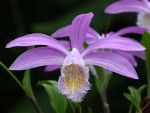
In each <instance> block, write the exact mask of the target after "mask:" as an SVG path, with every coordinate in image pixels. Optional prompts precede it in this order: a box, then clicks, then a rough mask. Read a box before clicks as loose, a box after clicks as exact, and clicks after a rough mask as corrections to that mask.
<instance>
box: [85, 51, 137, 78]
mask: <svg viewBox="0 0 150 113" xmlns="http://www.w3.org/2000/svg"><path fill="white" fill-rule="evenodd" d="M84 61H85V63H86V64H90V65H97V66H101V67H103V68H106V69H108V70H110V71H113V72H116V73H118V74H121V75H123V76H126V77H129V78H134V79H138V76H137V73H136V71H135V69H134V68H133V66H132V65H131V64H130V63H129V62H128V61H127V60H126V59H125V58H123V57H122V56H120V55H117V54H115V53H112V52H96V53H92V54H89V55H87V56H86V57H85V58H84Z"/></svg>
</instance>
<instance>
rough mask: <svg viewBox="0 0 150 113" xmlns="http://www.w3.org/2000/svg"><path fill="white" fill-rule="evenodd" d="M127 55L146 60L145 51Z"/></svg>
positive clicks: (132, 52)
mask: <svg viewBox="0 0 150 113" xmlns="http://www.w3.org/2000/svg"><path fill="white" fill-rule="evenodd" d="M127 53H129V54H131V55H134V56H136V57H139V58H141V59H142V60H145V51H127Z"/></svg>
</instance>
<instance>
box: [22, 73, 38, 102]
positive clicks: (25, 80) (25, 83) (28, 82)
mask: <svg viewBox="0 0 150 113" xmlns="http://www.w3.org/2000/svg"><path fill="white" fill-rule="evenodd" d="M23 88H24V91H25V93H26V95H27V96H28V97H29V98H31V99H32V100H34V101H35V100H36V99H35V96H34V94H33V91H32V87H31V80H30V70H26V71H25V73H24V78H23Z"/></svg>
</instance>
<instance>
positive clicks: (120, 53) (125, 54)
mask: <svg viewBox="0 0 150 113" xmlns="http://www.w3.org/2000/svg"><path fill="white" fill-rule="evenodd" d="M115 53H117V54H119V55H121V56H123V57H124V58H125V59H127V60H128V61H129V62H130V63H131V65H133V66H135V67H136V66H137V62H136V60H135V58H134V56H133V55H131V54H129V53H127V52H121V51H115Z"/></svg>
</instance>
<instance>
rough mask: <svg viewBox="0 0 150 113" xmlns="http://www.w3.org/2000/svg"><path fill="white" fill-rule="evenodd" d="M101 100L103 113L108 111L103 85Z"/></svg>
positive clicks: (108, 112)
mask: <svg viewBox="0 0 150 113" xmlns="http://www.w3.org/2000/svg"><path fill="white" fill-rule="evenodd" d="M101 100H102V104H103V111H104V113H110V109H109V104H108V101H107V94H106V88H105V86H104V87H103V91H102V94H101Z"/></svg>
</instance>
